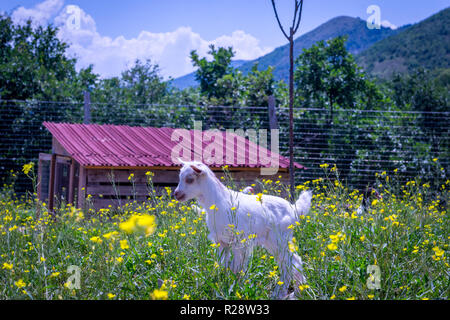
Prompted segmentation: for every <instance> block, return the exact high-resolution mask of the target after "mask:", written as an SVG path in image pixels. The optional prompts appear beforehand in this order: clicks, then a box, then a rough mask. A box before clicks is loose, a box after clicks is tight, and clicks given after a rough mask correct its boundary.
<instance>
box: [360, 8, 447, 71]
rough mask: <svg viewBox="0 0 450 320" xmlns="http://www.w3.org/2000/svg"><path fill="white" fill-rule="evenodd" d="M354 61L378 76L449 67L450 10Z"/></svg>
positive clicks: (377, 44)
mask: <svg viewBox="0 0 450 320" xmlns="http://www.w3.org/2000/svg"><path fill="white" fill-rule="evenodd" d="M357 62H358V64H359V65H360V66H361V67H363V68H364V69H365V70H366V71H367V72H368V73H371V74H373V75H376V76H379V77H389V76H390V75H392V73H394V72H399V73H403V72H408V71H411V70H413V69H416V68H417V67H423V68H426V69H429V70H436V69H448V68H450V7H449V8H447V9H444V10H442V11H440V12H438V13H436V14H435V15H433V16H431V17H429V18H427V19H425V20H423V21H422V22H419V23H417V24H414V25H412V26H411V27H409V28H408V29H406V30H404V31H403V32H401V33H398V34H396V35H392V36H390V37H388V38H386V39H383V40H381V41H379V42H377V43H375V44H374V45H373V46H372V47H370V48H369V49H367V50H366V51H364V52H362V53H361V54H360V55H359V56H358V57H357Z"/></svg>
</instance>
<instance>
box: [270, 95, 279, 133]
mask: <svg viewBox="0 0 450 320" xmlns="http://www.w3.org/2000/svg"><path fill="white" fill-rule="evenodd" d="M267 100H268V101H267V102H268V104H269V128H270V129H278V120H277V113H276V110H275V108H276V106H275V97H274V96H269V97H268V99H267Z"/></svg>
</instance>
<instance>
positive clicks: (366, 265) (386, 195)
mask: <svg viewBox="0 0 450 320" xmlns="http://www.w3.org/2000/svg"><path fill="white" fill-rule="evenodd" d="M324 170H326V171H327V172H328V173H329V175H328V177H327V178H326V179H318V180H313V181H308V182H306V183H304V184H302V185H299V186H297V188H296V190H297V192H298V193H300V192H301V191H302V190H304V189H312V190H313V191H314V196H313V200H312V203H313V204H312V208H311V211H310V213H309V214H308V215H307V216H304V217H302V218H301V219H299V221H297V222H296V223H295V224H294V225H292V226H290V228H293V229H294V239H292V241H291V243H290V249H291V250H295V251H297V252H298V253H299V255H300V256H301V257H302V259H303V260H304V263H305V274H306V277H307V284H306V285H303V286H301V287H300V288H299V296H298V298H299V299H449V296H450V295H449V288H450V280H449V270H450V268H449V258H448V244H449V240H450V235H449V215H448V188H450V181H446V182H444V183H443V184H442V185H440V186H439V190H434V191H431V188H430V186H429V185H428V184H426V183H421V182H420V181H418V180H416V181H410V182H408V183H407V184H406V185H403V186H401V185H397V184H396V183H395V176H394V177H388V176H387V175H386V173H380V174H379V175H378V179H379V181H378V185H377V188H378V190H379V191H380V192H381V193H382V196H383V200H382V201H374V202H373V203H372V206H371V208H370V209H369V210H368V211H367V212H366V213H365V214H364V215H362V216H358V215H356V208H357V207H358V206H359V204H360V202H361V199H362V195H361V194H360V193H359V192H358V191H357V190H349V189H348V188H346V187H345V186H344V185H342V183H341V182H340V181H339V179H338V175H337V172H336V171H337V170H336V168H335V167H333V168H331V169H330V168H329V167H324ZM21 174H23V173H21ZM27 174H28V175H29V176H30V177H34V175H33V171H32V168H31V169H30V170H29V171H28V172H27ZM226 183H227V184H230V183H231V181H227V182H226ZM258 187H260V188H261V190H262V193H268V194H275V195H278V194H284V192H285V191H284V190H286V189H285V188H286V186H283V185H282V184H281V183H280V182H279V181H277V180H275V181H273V180H263V181H261V182H258ZM34 199H35V198H34V196H33V195H31V196H28V197H22V198H20V199H16V197H14V194H13V193H12V192H11V190H10V189H9V188H5V189H4V190H3V192H2V193H1V194H0V299H165V298H168V299H269V298H270V296H271V293H272V291H273V290H274V288H275V287H276V286H277V285H278V284H277V283H278V276H279V273H278V267H277V265H276V262H275V259H274V257H273V256H271V255H270V254H269V253H268V252H266V251H265V250H264V249H261V248H257V249H256V250H255V251H254V253H253V256H252V258H251V261H250V264H249V267H248V269H247V270H244V271H243V272H241V273H239V274H237V275H234V274H232V273H231V272H230V271H229V270H225V269H224V268H223V267H222V266H220V265H219V263H218V261H219V258H220V257H218V254H217V249H216V247H217V245H216V244H214V243H211V242H210V241H209V240H207V235H208V230H207V228H206V224H205V221H204V220H205V216H204V215H198V214H197V213H195V212H194V211H193V210H192V209H191V207H190V204H189V203H179V202H178V201H176V200H174V199H173V197H172V195H171V190H170V189H166V192H164V194H163V195H161V196H156V195H155V194H153V193H152V194H150V195H149V201H148V202H146V203H131V204H128V205H126V206H124V207H122V208H121V209H120V210H117V209H112V208H110V209H104V210H100V211H99V212H94V211H92V210H90V211H87V212H82V211H80V210H78V209H76V208H73V207H72V206H70V205H63V206H62V207H61V208H59V209H57V210H56V212H55V215H54V216H53V215H51V214H49V213H48V211H47V209H46V207H45V204H38V203H37V202H36V201H35V200H34ZM142 216H143V217H149V216H154V217H155V222H156V228H155V229H154V230H153V226H151V228H150V229H146V228H147V227H148V225H144V228H135V225H130V224H133V223H134V224H136V221H139V220H136V219H137V217H142ZM131 217H134V218H131ZM130 218H131V219H130ZM133 221H134V222H133ZM124 222H125V224H124ZM127 223H128V224H127ZM138 224H139V223H138ZM127 226H128V227H127ZM130 226H131V227H130ZM251 241H252V240H251V239H248V241H247V243H251ZM70 266H76V267H77V268H79V271H80V273H79V275H80V286H79V288H74V286H73V284H74V283H73V282H72V280H73V275H74V274H73V273H72V272H71V271H70V270H69V271H70V272H68V268H69V267H70ZM368 270H369V272H368ZM371 270H378V271H379V280H380V282H379V283H377V282H376V280H377V279H376V278H377V277H378V274H373V275H371V273H370V271H371ZM374 284H376V285H375V286H374ZM294 285H296V284H292V286H294Z"/></svg>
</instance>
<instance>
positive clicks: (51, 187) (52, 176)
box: [48, 153, 56, 213]
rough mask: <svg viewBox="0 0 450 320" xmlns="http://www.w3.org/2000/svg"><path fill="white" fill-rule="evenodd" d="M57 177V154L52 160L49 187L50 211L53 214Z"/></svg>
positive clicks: (53, 155)
mask: <svg viewBox="0 0 450 320" xmlns="http://www.w3.org/2000/svg"><path fill="white" fill-rule="evenodd" d="M55 175H56V154H55V153H53V154H52V159H51V160H50V183H49V186H48V211H49V212H50V213H53V206H54V201H55Z"/></svg>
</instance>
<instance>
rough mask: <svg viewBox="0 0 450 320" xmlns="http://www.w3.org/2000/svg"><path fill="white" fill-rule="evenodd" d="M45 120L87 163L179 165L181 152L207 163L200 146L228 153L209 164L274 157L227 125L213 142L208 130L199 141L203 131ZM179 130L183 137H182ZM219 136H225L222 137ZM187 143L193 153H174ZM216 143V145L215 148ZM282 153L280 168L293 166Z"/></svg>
mask: <svg viewBox="0 0 450 320" xmlns="http://www.w3.org/2000/svg"><path fill="white" fill-rule="evenodd" d="M44 126H45V127H46V128H47V129H48V130H49V131H50V132H51V134H52V135H53V137H55V139H56V140H58V142H59V143H60V144H61V145H62V146H63V147H64V149H66V151H67V152H68V153H69V154H70V155H71V156H72V157H73V158H74V159H75V160H76V161H77V162H78V163H80V164H81V165H82V166H99V167H100V166H108V167H119V166H120V167H127V166H131V167H139V166H144V167H147V166H150V167H152V166H178V165H179V164H178V163H177V162H176V161H177V158H178V157H180V158H182V157H183V158H184V159H189V158H190V159H192V160H201V161H203V162H205V163H208V161H207V160H206V159H202V158H200V159H198V158H195V155H198V154H199V152H196V151H200V152H202V153H203V155H205V154H206V155H209V154H212V155H213V156H214V157H216V158H222V159H223V161H222V163H213V164H209V166H211V167H221V166H223V165H229V166H230V167H254V168H261V167H263V168H264V167H269V166H270V161H268V160H264V159H263V158H260V157H259V154H261V155H265V154H267V155H268V156H269V157H270V155H271V153H270V151H269V150H267V149H265V148H263V147H260V146H258V145H256V144H255V143H253V142H251V141H249V140H248V139H245V138H242V137H241V136H238V135H236V134H232V133H229V132H228V133H227V132H224V131H223V132H218V133H217V138H218V139H219V140H217V141H216V138H214V141H213V142H211V140H212V139H211V137H210V136H208V134H209V133H208V131H202V137H203V138H202V140H203V141H202V144H201V146H200V144H199V143H198V142H199V140H200V139H199V137H200V135H199V133H200V132H199V131H194V130H182V129H173V128H152V127H130V126H122V125H120V126H119V125H98V124H71V123H52V122H44ZM176 130H177V132H175V131H176ZM180 135H182V136H183V138H180ZM220 136H221V137H222V139H220V138H219V137H220ZM172 138H173V139H174V141H172ZM227 138H228V142H229V143H228V144H227V140H226V139H227ZM235 139H236V140H235ZM235 142H236V143H235ZM220 143H222V144H220ZM244 143H245V148H244V147H243V145H244ZM220 147H221V148H222V149H221V148H220ZM174 148H175V149H174ZM183 148H187V149H186V150H190V157H189V156H187V157H186V155H181V154H179V153H178V154H176V155H175V156H174V157H173V159H172V151H173V150H180V149H183ZM200 148H201V149H200ZM212 149H215V151H214V152H212ZM220 150H222V156H220V154H219V153H220ZM185 152H186V151H185ZM276 156H277V155H276V154H274V155H273V157H274V159H276V158H275V157H276ZM232 159H234V160H232ZM278 159H279V167H280V168H289V159H287V158H285V157H283V156H281V155H278ZM217 162H220V161H217ZM295 166H296V167H297V168H299V169H304V167H303V166H302V165H300V164H298V163H295Z"/></svg>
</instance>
